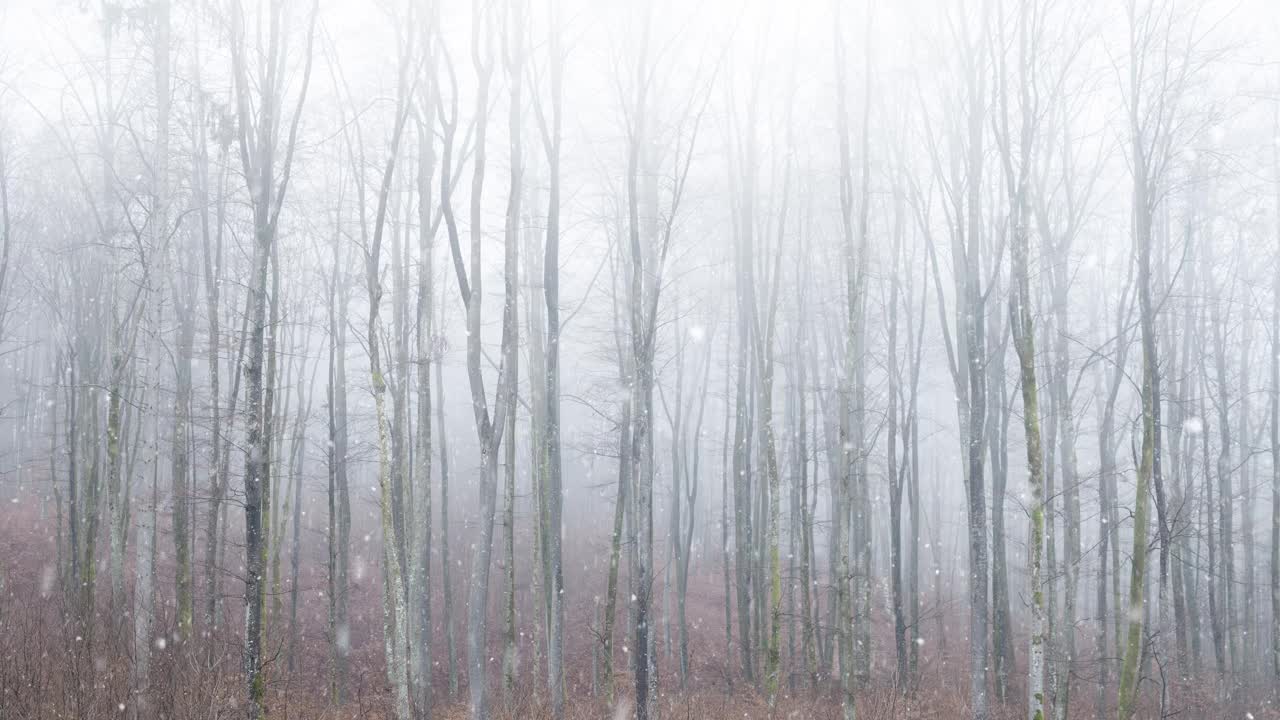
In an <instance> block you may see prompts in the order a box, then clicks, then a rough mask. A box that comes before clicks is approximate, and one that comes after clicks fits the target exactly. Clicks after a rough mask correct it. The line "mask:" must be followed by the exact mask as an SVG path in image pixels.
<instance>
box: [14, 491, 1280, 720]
mask: <svg viewBox="0 0 1280 720" xmlns="http://www.w3.org/2000/svg"><path fill="white" fill-rule="evenodd" d="M29 507H30V506H29ZM52 522H53V518H52V515H50V516H49V517H47V518H45V519H44V520H41V519H40V518H38V517H35V516H33V515H32V514H30V513H25V512H22V511H21V509H20V508H14V507H5V508H3V509H0V563H3V564H2V566H0V567H2V568H3V572H4V579H5V585H4V593H3V596H0V718H3V719H4V720H10V719H18V720H26V719H28V718H30V719H33V720H35V719H39V720H44V719H45V718H50V719H56V718H75V719H76V720H98V719H99V718H101V719H104V720H105V719H107V718H111V719H118V718H121V717H123V716H124V714H123V713H122V712H121V710H120V708H121V706H122V705H127V704H128V703H129V702H130V701H131V700H130V697H129V692H128V668H129V666H130V664H131V657H132V651H133V650H132V647H131V640H130V638H131V633H130V632H129V629H130V628H131V624H132V623H131V619H130V618H129V617H127V615H126V614H124V613H123V612H121V613H117V614H116V615H115V616H112V615H111V612H110V610H109V606H108V599H107V595H108V593H109V589H108V587H107V584H108V580H107V578H106V576H105V574H104V575H102V577H101V579H100V585H99V590H100V592H99V593H98V596H99V608H98V618H97V623H96V632H95V638H94V644H93V649H92V652H86V648H85V645H84V643H83V641H82V640H77V636H76V628H75V625H74V623H68V622H65V621H64V618H66V617H67V616H68V615H67V613H65V610H66V607H65V604H64V598H63V593H62V590H61V589H60V588H59V587H58V583H57V581H56V572H54V568H55V567H56V562H55V557H56V550H55V546H54V544H53V541H52V539H51V538H52V537H54V534H53V532H52ZM162 542H165V540H163V539H162ZM315 545H317V546H321V545H322V543H315ZM162 547H167V546H164V545H162ZM311 551H312V552H311V554H314V555H315V557H310V555H309V556H308V557H307V558H305V559H304V564H303V566H304V567H306V568H309V570H308V572H309V573H310V575H307V576H304V581H303V583H302V584H303V585H304V586H305V587H306V588H307V589H306V591H305V592H308V593H312V594H313V597H312V598H311V601H309V602H306V603H304V604H303V605H302V607H301V611H300V614H299V622H300V625H301V632H300V637H299V646H298V657H297V669H296V670H295V671H294V672H293V673H289V672H286V670H285V655H284V647H285V646H284V636H285V635H286V633H285V632H284V631H283V629H284V627H285V626H284V624H283V620H280V621H277V624H276V625H275V626H274V627H273V629H272V632H273V635H272V643H271V646H270V656H269V657H268V667H267V671H268V676H269V703H268V707H269V709H270V710H271V717H272V718H273V720H277V719H278V720H288V719H291V718H297V719H299V720H313V719H314V720H346V719H352V720H354V719H356V718H359V719H360V720H365V719H373V720H376V719H377V718H384V717H388V716H389V713H388V707H387V698H388V697H389V693H388V691H387V680H386V675H385V672H384V670H383V663H382V656H381V647H382V645H381V625H380V622H381V619H380V618H381V610H380V598H379V594H378V593H379V590H378V588H379V582H380V581H379V579H378V577H377V574H376V568H374V569H372V570H371V571H369V572H366V573H365V574H364V576H363V577H362V578H360V579H359V580H358V581H357V582H356V583H355V586H354V587H353V590H352V625H353V627H352V657H351V679H350V683H349V693H348V702H347V703H346V704H345V705H344V706H342V707H341V708H337V707H334V706H333V705H332V703H331V702H330V700H329V697H328V692H327V690H328V677H327V669H328V654H327V652H328V650H327V648H328V640H327V638H326V637H325V632H324V628H325V627H326V622H325V612H326V610H325V609H326V607H327V603H326V602H325V601H323V599H317V598H318V596H315V595H314V594H315V593H316V592H317V590H316V588H318V587H321V586H322V582H321V581H322V580H323V574H322V571H320V570H316V569H317V568H323V557H322V553H323V548H322V547H313V548H311ZM579 552H586V550H579ZM572 560H573V559H572V558H571V559H570V561H571V562H570V563H569V564H568V566H569V567H571V568H572V567H577V568H579V572H578V575H580V577H574V576H572V575H571V576H570V578H569V582H570V583H571V585H570V586H571V587H573V586H574V584H577V586H578V587H584V586H585V587H591V586H593V585H595V584H597V583H599V582H600V578H598V577H594V575H592V574H591V573H590V572H583V570H582V568H586V567H587V566H586V565H584V564H582V563H578V564H577V565H576V566H575V565H574V564H573V562H572ZM463 562H464V564H465V559H464V560H463ZM711 565H712V564H711V563H703V567H704V568H708V570H704V572H703V573H702V574H701V575H700V576H696V577H694V578H691V581H692V585H691V590H690V593H691V594H690V598H689V606H688V617H689V622H690V657H691V663H690V665H691V669H690V676H689V681H688V686H687V689H685V690H683V691H681V690H679V689H678V686H679V682H678V678H677V675H676V664H675V663H676V661H675V659H674V657H673V656H668V655H667V654H666V653H665V652H663V653H660V656H659V676H660V678H661V684H662V692H661V694H660V698H659V703H660V716H661V718H663V720H702V719H704V718H706V719H723V720H737V719H740V718H741V719H744V720H754V719H756V718H761V719H765V718H767V719H769V720H801V719H804V720H809V719H813V720H827V719H831V720H834V719H835V718H838V717H840V705H839V700H838V697H837V696H836V693H835V688H834V687H833V683H832V682H831V681H830V679H829V678H828V679H826V680H824V681H823V682H822V683H820V685H819V687H817V688H814V687H810V686H809V684H808V683H807V682H806V680H807V679H806V678H804V676H803V673H800V672H796V670H797V668H790V670H791V671H793V672H792V675H791V676H790V678H791V680H792V683H794V685H792V686H789V687H785V688H784V692H783V693H782V695H781V697H780V698H779V699H778V702H777V705H776V707H775V708H773V709H770V708H769V706H768V704H767V703H766V701H765V699H764V698H763V697H762V695H761V694H760V693H759V692H758V691H757V690H756V689H755V688H754V687H752V686H750V685H746V684H744V683H742V682H741V681H740V680H738V679H737V672H736V670H737V662H738V655H737V653H738V651H737V648H736V647H733V648H730V649H728V651H726V647H725V637H724V624H723V622H724V621H723V618H724V606H723V596H722V592H721V589H720V584H719V577H718V574H715V573H711V572H710V570H709V568H710V567H711ZM286 567H287V561H286ZM316 573H320V574H318V575H317V574H316ZM158 577H159V578H160V587H159V588H158V591H157V592H158V598H159V599H160V602H161V603H162V605H161V606H160V608H159V617H158V619H157V626H156V634H157V637H170V638H171V637H172V631H173V608H172V602H171V599H172V590H171V586H170V585H169V583H170V582H171V578H172V577H173V573H172V567H171V565H167V564H166V563H165V562H163V561H162V562H161V564H160V567H159V568H158ZM238 587H239V586H238V585H237V583H236V582H235V581H234V580H233V579H228V581H227V582H226V584H225V588H224V592H225V593H227V595H228V597H227V598H226V599H227V603H226V605H227V607H226V610H225V616H226V617H227V618H228V619H229V621H228V622H226V623H224V626H223V627H222V628H220V629H218V630H217V632H216V633H214V634H213V635H212V636H211V637H205V636H199V635H198V637H197V638H195V639H193V640H192V641H191V642H189V643H187V644H186V646H181V645H178V644H176V643H166V644H165V646H164V647H159V646H157V647H155V649H154V653H153V654H154V657H153V672H152V676H151V691H150V693H149V694H148V695H149V698H150V703H151V706H150V711H149V713H148V715H147V716H148V717H156V718H169V719H172V720H216V719H219V718H233V717H239V716H240V709H239V706H240V702H241V700H242V698H243V695H244V691H243V687H242V683H241V675H240V668H239V647H240V644H241V635H240V633H241V632H242V627H241V623H240V622H239V619H240V618H241V617H242V613H243V609H242V606H241V605H240V604H239V600H238V598H237V597H235V593H236V591H237V590H238ZM624 587H625V584H624ZM520 592H521V599H520V603H521V604H522V605H521V606H522V607H526V608H527V607H532V604H531V603H532V600H533V598H532V595H531V588H530V587H529V585H528V583H527V582H524V584H522V585H521V588H520ZM455 597H457V598H458V605H457V607H458V610H457V617H456V621H457V622H459V623H461V622H462V615H461V614H462V610H461V608H462V607H463V605H462V598H461V596H460V595H459V596H455ZM592 600H593V598H592V596H591V595H590V594H589V593H587V592H580V593H574V594H573V595H572V596H571V602H570V605H569V607H568V608H567V609H566V612H567V617H568V622H567V623H566V643H567V653H566V690H567V694H568V698H567V708H566V718H568V720H615V719H616V720H622V719H624V718H628V717H629V716H630V711H631V708H632V705H631V696H630V687H629V684H630V682H631V676H630V674H629V672H628V671H627V668H626V664H627V657H628V654H627V653H624V652H623V651H622V648H623V646H625V645H626V644H627V639H626V638H625V637H623V629H624V628H625V626H626V616H625V608H620V612H619V620H618V624H619V626H620V627H619V634H618V638H617V647H618V656H617V666H618V668H617V670H618V672H617V674H616V678H615V681H616V686H617V689H618V698H617V700H616V702H614V703H607V702H605V701H604V700H603V699H602V698H601V697H599V696H597V695H596V694H594V693H593V691H592V683H591V676H592V647H593V643H594V642H595V634H594V630H593V628H592V627H591V622H592V620H591V619H592V617H593V615H594V612H593V606H592ZM824 602H825V598H824ZM122 605H125V606H127V605H128V603H122ZM286 606H287V605H286ZM435 608H436V611H435V612H436V615H435V617H436V621H437V623H438V622H439V620H440V617H441V616H440V610H439V608H440V603H439V601H437V602H436V604H435ZM941 612H944V613H946V614H947V615H948V616H947V618H946V619H947V620H949V621H950V622H947V623H944V625H949V626H950V627H963V620H962V618H961V617H960V616H959V615H960V613H959V611H958V608H952V609H946V608H943V609H942V610H941ZM952 616H955V617H954V618H952ZM279 617H280V618H282V619H283V617H284V615H283V614H282V615H280V616H279ZM735 620H736V617H735ZM880 620H881V622H878V623H877V625H876V628H875V638H874V642H875V644H876V646H877V647H878V648H879V652H878V654H877V660H876V665H875V667H874V668H873V682H872V683H871V685H870V686H869V687H866V688H864V689H863V690H862V691H861V692H860V693H859V696H858V704H859V707H858V716H859V718H860V720H890V719H897V718H901V719H903V720H944V719H946V720H949V719H950V718H962V717H966V716H967V714H968V698H967V687H968V684H967V664H966V663H965V661H964V659H963V657H962V652H961V651H962V650H963V647H964V644H965V643H964V638H963V637H961V636H959V635H958V634H957V635H956V636H955V637H952V638H948V639H947V640H948V641H949V643H950V648H951V649H950V651H948V650H947V648H946V644H947V643H946V642H942V639H941V638H938V639H937V640H938V641H937V642H933V643H931V644H929V645H926V647H924V648H922V651H921V683H920V687H919V689H918V690H917V691H916V692H914V693H913V694H911V695H910V696H903V695H902V694H901V693H899V692H897V691H896V690H895V689H894V688H893V687H892V683H891V678H892V676H893V670H892V667H891V661H892V657H891V655H892V639H891V636H890V632H891V631H890V630H889V626H888V623H887V622H885V621H884V620H885V618H880ZM521 622H522V623H523V627H525V628H526V629H530V630H531V629H532V628H530V627H529V622H528V619H527V618H525V619H522V621H521ZM494 632H495V634H494V636H493V637H492V638H491V643H492V646H493V647H497V646H498V644H499V643H500V640H499V638H498V637H497V634H496V633H497V632H498V629H496V628H495V630H494ZM735 632H736V631H735ZM673 634H674V628H673ZM457 636H458V640H459V646H460V647H459V652H462V651H463V648H462V647H461V644H462V639H463V633H462V631H461V627H459V631H458V633H457ZM532 637H533V634H532V633H526V636H525V639H524V641H523V643H522V645H521V648H520V653H521V659H522V662H523V666H522V668H521V670H522V673H521V677H520V681H519V684H518V686H517V688H516V689H515V690H514V691H513V693H512V696H511V697H508V698H504V697H502V693H501V692H500V691H498V690H496V689H495V691H494V693H493V703H494V709H495V711H494V717H495V719H496V720H542V719H544V718H550V711H549V708H548V706H547V704H546V702H545V700H546V698H545V691H543V690H542V688H541V680H542V672H541V668H536V667H534V664H533V654H534V647H533V645H532ZM659 637H661V633H660V634H659ZM785 642H786V635H785V633H784V643H785ZM443 648H444V639H443V633H442V632H440V631H438V632H437V635H436V638H435V650H434V652H435V660H436V669H435V677H434V692H435V697H436V699H437V704H436V707H435V713H434V717H435V718H438V719H439V720H462V719H463V718H466V717H467V712H466V706H465V682H466V674H465V666H464V667H462V668H460V674H461V676H462V677H461V681H462V687H463V693H464V695H463V697H457V698H450V697H447V694H448V693H447V688H448V682H447V674H446V672H445V667H446V666H445V662H444V657H443ZM1083 651H1087V648H1084V647H1082V652H1083ZM787 657H788V655H787V651H786V649H785V647H784V660H785V659H786V658H787ZM459 661H460V662H462V661H463V658H459ZM1210 662H1211V660H1210ZM1080 668H1081V669H1082V672H1081V675H1082V677H1081V678H1079V679H1077V681H1076V685H1075V692H1074V700H1073V709H1072V712H1071V717H1072V718H1093V717H1095V712H1096V708H1095V700H1094V698H1095V688H1094V685H1093V680H1092V679H1091V675H1090V672H1089V668H1088V666H1087V664H1086V663H1081V664H1080ZM497 675H498V672H496V665H495V671H494V672H493V673H491V679H492V680H494V681H495V682H496V676H497ZM1269 690H1270V688H1268V687H1266V686H1265V685H1264V684H1261V683H1260V684H1259V685H1258V686H1256V687H1252V688H1249V689H1241V690H1238V691H1237V692H1235V693H1234V696H1233V697H1231V698H1224V697H1223V694H1222V693H1220V692H1219V691H1218V683H1217V682H1216V676H1213V675H1212V674H1210V673H1206V674H1205V675H1204V676H1202V677H1198V678H1196V679H1195V680H1194V681H1193V682H1191V683H1188V684H1181V685H1179V686H1176V687H1173V688H1170V698H1172V699H1171V700H1169V702H1168V705H1167V707H1166V715H1165V716H1166V717H1174V718H1196V719H1198V718H1213V719H1214V720H1227V719H1229V718H1242V719H1243V718H1247V717H1249V716H1252V717H1253V718H1254V719H1255V720H1280V712H1278V711H1277V710H1276V709H1275V708H1274V707H1272V705H1271V704H1269V703H1267V702H1262V701H1260V700H1258V698H1262V697H1267V696H1268V695H1269V692H1268V691H1269ZM1011 692H1012V696H1011V698H1010V702H1009V703H1007V704H1005V705H997V706H996V707H994V708H993V720H1018V719H1019V718H1021V717H1022V716H1023V710H1022V708H1023V706H1024V703H1023V701H1022V693H1023V689H1022V687H1021V683H1015V687H1014V688H1012V689H1011ZM1106 697H1107V698H1108V700H1109V701H1113V700H1114V688H1110V689H1108V691H1107V694H1106ZM1143 702H1144V704H1143V706H1142V707H1141V710H1140V714H1139V717H1141V718H1157V717H1159V716H1160V705H1159V688H1158V686H1157V685H1156V684H1155V682H1154V681H1148V683H1147V684H1146V685H1145V686H1144V696H1143ZM1103 714H1104V715H1105V716H1106V717H1111V716H1113V715H1114V708H1113V707H1111V706H1108V707H1107V708H1105V709H1104V712H1103Z"/></svg>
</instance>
